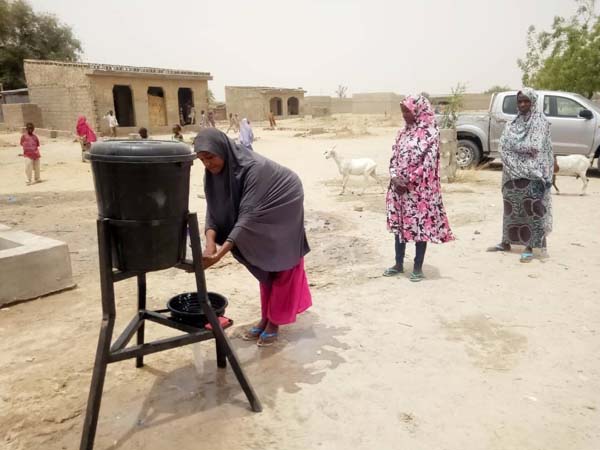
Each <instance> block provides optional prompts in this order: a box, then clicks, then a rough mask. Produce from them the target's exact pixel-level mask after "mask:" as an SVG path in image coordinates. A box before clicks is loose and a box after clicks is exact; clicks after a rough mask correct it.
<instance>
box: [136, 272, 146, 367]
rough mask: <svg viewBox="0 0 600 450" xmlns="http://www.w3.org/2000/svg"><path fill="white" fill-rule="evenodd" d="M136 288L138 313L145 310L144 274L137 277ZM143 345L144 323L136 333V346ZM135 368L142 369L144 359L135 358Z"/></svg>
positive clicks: (141, 357)
mask: <svg viewBox="0 0 600 450" xmlns="http://www.w3.org/2000/svg"><path fill="white" fill-rule="evenodd" d="M137 286H138V311H141V310H143V309H146V274H145V273H142V274H139V275H138V276H137ZM143 343H144V321H143V320H142V323H141V325H140V327H139V328H138V331H137V345H142V344H143ZM135 367H144V357H143V356H138V357H137V358H135Z"/></svg>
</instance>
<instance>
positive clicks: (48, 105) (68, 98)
mask: <svg viewBox="0 0 600 450" xmlns="http://www.w3.org/2000/svg"><path fill="white" fill-rule="evenodd" d="M25 78H26V79H27V87H28V88H29V98H30V99H31V102H32V103H35V104H37V105H38V106H39V108H40V110H41V112H42V117H43V122H44V127H45V128H51V129H56V130H74V129H75V124H76V122H77V117H78V116H79V115H84V116H86V117H89V118H92V117H94V106H93V99H92V96H91V85H90V82H89V79H88V77H87V76H86V69H85V68H82V67H76V66H68V65H58V64H56V65H54V64H37V63H31V62H27V61H25Z"/></svg>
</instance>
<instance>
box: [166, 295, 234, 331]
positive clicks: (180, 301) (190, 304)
mask: <svg viewBox="0 0 600 450" xmlns="http://www.w3.org/2000/svg"><path fill="white" fill-rule="evenodd" d="M208 301H209V302H210V306H211V307H212V309H213V310H214V312H215V314H216V315H217V317H218V316H222V315H223V314H225V308H227V305H228V302H227V298H226V297H224V296H223V295H221V294H217V293H216V292H209V293H208ZM167 308H168V309H169V311H171V317H172V318H173V319H175V320H179V321H180V322H184V323H187V324H189V325H194V326H197V327H203V326H204V325H206V324H207V323H208V319H207V318H206V316H205V315H204V313H203V312H202V307H201V306H200V302H199V301H198V295H197V293H196V292H186V293H184V294H179V295H176V296H175V297H173V298H172V299H170V300H169V301H168V302H167Z"/></svg>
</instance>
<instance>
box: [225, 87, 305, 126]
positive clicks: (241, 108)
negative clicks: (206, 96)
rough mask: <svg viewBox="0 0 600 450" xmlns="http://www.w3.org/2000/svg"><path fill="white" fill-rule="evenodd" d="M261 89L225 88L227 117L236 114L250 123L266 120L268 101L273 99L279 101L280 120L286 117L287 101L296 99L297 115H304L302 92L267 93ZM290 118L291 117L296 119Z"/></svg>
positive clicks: (268, 107) (268, 109) (268, 108)
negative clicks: (280, 109)
mask: <svg viewBox="0 0 600 450" xmlns="http://www.w3.org/2000/svg"><path fill="white" fill-rule="evenodd" d="M264 91H266V89H265V88H261V87H236V86H225V103H226V105H227V116H229V113H233V114H238V115H239V116H240V118H244V117H247V118H248V119H250V120H251V121H259V120H267V119H268V114H269V111H270V104H269V102H270V100H271V99H272V98H273V97H278V98H280V99H281V107H282V114H281V116H279V117H280V118H283V117H288V104H287V102H288V99H289V98H290V97H295V98H297V99H298V106H299V114H298V116H302V115H303V114H305V111H304V110H305V105H304V94H303V93H302V92H298V93H296V92H293V93H292V92H289V91H287V92H286V90H283V89H282V90H281V91H277V90H272V91H268V92H266V93H265V92H264ZM298 116H292V117H298Z"/></svg>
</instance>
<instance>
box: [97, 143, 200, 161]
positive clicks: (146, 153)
mask: <svg viewBox="0 0 600 450" xmlns="http://www.w3.org/2000/svg"><path fill="white" fill-rule="evenodd" d="M86 158H87V159H88V160H90V161H99V162H118V163H129V162H131V163H166V162H184V161H192V160H194V159H195V158H196V154H195V153H194V152H193V151H192V149H191V147H190V146H189V145H186V144H183V143H181V142H175V141H154V140H108V141H100V142H95V143H93V144H92V148H91V149H90V151H89V153H88V154H86Z"/></svg>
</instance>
